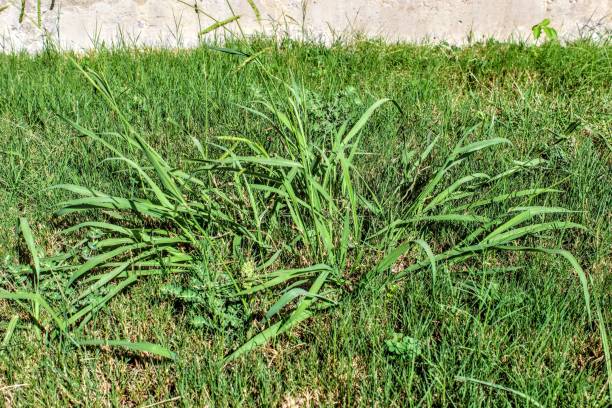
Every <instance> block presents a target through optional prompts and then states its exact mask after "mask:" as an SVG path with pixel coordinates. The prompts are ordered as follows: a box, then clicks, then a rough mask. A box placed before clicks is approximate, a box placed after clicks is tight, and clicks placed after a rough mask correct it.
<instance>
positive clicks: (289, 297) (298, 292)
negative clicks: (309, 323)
mask: <svg viewBox="0 0 612 408" xmlns="http://www.w3.org/2000/svg"><path fill="white" fill-rule="evenodd" d="M299 297H304V298H308V297H315V298H317V299H321V300H324V301H327V302H330V303H334V302H333V301H332V300H330V299H328V298H326V297H324V296H321V295H316V294H311V293H310V292H308V291H307V290H304V289H302V288H293V289H290V290H288V291H286V292H285V293H284V294H283V296H281V298H280V299H278V300H277V301H276V303H274V304H273V305H272V306H271V307H270V309H269V310H268V312H267V313H266V315H265V316H264V320H265V321H267V320H270V319H271V318H272V317H274V316H275V315H276V314H278V313H279V312H280V311H281V310H282V309H283V308H284V307H285V306H287V305H288V304H289V303H291V302H292V301H293V300H295V299H297V298H299Z"/></svg>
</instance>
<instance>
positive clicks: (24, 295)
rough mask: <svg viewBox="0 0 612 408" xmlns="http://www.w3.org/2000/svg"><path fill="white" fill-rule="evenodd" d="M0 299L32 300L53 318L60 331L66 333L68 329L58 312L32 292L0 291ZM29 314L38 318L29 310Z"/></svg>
mask: <svg viewBox="0 0 612 408" xmlns="http://www.w3.org/2000/svg"><path fill="white" fill-rule="evenodd" d="M0 299H6V300H16V301H19V300H30V301H32V302H36V303H37V304H38V305H39V306H40V307H41V308H42V309H43V310H45V311H46V312H47V313H49V316H51V318H52V319H53V321H54V322H55V324H56V325H57V328H58V329H59V330H60V331H65V328H66V324H65V321H64V320H63V319H62V318H60V317H59V315H58V314H57V312H56V311H55V310H54V309H53V308H52V307H51V306H49V304H48V303H47V301H46V300H45V299H43V297H42V296H40V295H39V294H38V293H31V292H25V291H17V292H8V291H6V290H3V289H0ZM27 312H28V313H29V314H30V315H31V316H32V317H33V318H34V319H36V316H34V315H33V311H30V310H28V311H27ZM38 323H40V322H38Z"/></svg>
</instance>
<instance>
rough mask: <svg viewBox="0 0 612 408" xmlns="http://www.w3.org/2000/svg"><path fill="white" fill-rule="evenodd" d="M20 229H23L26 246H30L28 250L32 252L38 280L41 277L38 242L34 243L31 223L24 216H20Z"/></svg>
mask: <svg viewBox="0 0 612 408" xmlns="http://www.w3.org/2000/svg"><path fill="white" fill-rule="evenodd" d="M19 230H20V231H21V235H22V236H23V239H24V241H25V243H26V246H27V247H28V252H29V253H30V258H31V260H32V266H34V271H35V274H36V280H37V281H38V279H39V277H40V260H39V258H38V253H37V252H38V251H37V250H36V244H35V243H34V236H33V235H32V230H31V229H30V224H29V223H28V220H27V219H26V218H24V217H20V218H19Z"/></svg>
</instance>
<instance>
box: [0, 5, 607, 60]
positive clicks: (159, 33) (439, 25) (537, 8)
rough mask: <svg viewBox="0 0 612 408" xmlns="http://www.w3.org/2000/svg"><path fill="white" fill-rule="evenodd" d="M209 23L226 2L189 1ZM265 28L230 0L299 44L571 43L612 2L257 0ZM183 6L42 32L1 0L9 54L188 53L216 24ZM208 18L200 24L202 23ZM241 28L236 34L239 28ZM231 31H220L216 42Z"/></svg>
mask: <svg viewBox="0 0 612 408" xmlns="http://www.w3.org/2000/svg"><path fill="white" fill-rule="evenodd" d="M195 2H197V4H198V7H199V8H200V9H201V10H203V11H205V12H206V13H207V14H209V15H210V16H213V17H214V18H217V19H220V20H222V19H225V18H227V17H229V16H230V15H231V11H230V10H229V7H228V5H227V2H226V0H185V1H184V2H183V3H188V4H190V5H193V4H194V3H195ZM254 2H255V3H256V4H257V6H258V7H259V9H260V11H261V17H262V19H261V21H257V20H256V18H255V14H254V12H253V10H252V9H251V8H250V6H249V4H248V2H247V1H246V0H229V3H230V4H231V6H232V8H233V10H234V12H235V13H236V14H238V15H241V16H242V17H241V19H240V22H241V25H242V27H243V28H244V30H245V32H246V33H249V34H252V33H256V32H265V33H267V34H276V35H284V34H289V35H291V36H293V37H300V36H302V35H308V36H309V37H310V38H316V39H320V40H323V41H327V42H329V41H332V40H334V39H337V38H350V37H351V36H353V35H355V34H364V35H366V36H370V37H382V38H384V39H386V40H389V41H396V40H403V41H413V42H418V41H423V40H433V41H447V42H449V43H454V44H461V43H464V42H466V41H467V40H468V38H473V39H482V38H488V37H494V38H497V39H500V40H508V39H512V38H514V39H517V38H527V37H528V36H529V35H530V27H531V26H532V25H533V24H535V23H537V22H539V21H541V20H542V19H543V18H545V17H547V18H550V19H551V20H552V25H553V26H554V27H555V28H557V30H558V31H559V33H560V35H561V36H562V37H563V38H572V37H575V36H576V35H578V34H579V33H580V31H581V30H585V29H586V30H593V29H594V30H596V31H598V32H600V33H601V32H603V31H604V30H607V29H609V27H610V23H611V22H612V0H306V1H301V0H254ZM183 3H182V2H181V1H179V0H56V4H55V8H54V10H48V8H49V5H50V4H51V0H42V5H43V12H42V20H43V25H42V28H39V27H38V25H37V13H36V0H27V11H26V15H25V19H24V21H23V22H22V23H21V24H20V23H19V22H18V19H19V12H20V10H19V9H20V4H21V0H0V7H2V6H3V5H8V6H9V7H8V8H7V9H5V10H4V11H2V12H1V13H0V47H1V48H0V49H4V50H5V51H10V50H21V49H26V50H29V51H36V50H39V49H41V48H42V46H43V44H44V38H45V37H46V38H49V39H51V40H53V41H54V42H55V43H57V44H60V46H61V47H62V48H66V49H75V50H83V49H89V48H92V47H93V46H95V45H96V44H102V43H104V44H106V45H111V44H118V43H121V42H122V41H124V42H127V43H129V44H141V45H142V44H145V45H153V46H170V47H172V46H177V45H178V46H182V47H189V46H193V45H195V44H196V43H197V33H198V32H199V31H200V29H201V28H205V27H207V26H208V25H210V24H211V23H212V22H213V20H211V19H210V18H209V17H207V16H206V15H204V14H200V18H199V19H198V16H197V15H196V13H195V11H194V8H193V6H188V5H186V4H183ZM198 20H199V21H198ZM235 28H236V26H235V25H234V26H233V27H232V29H235ZM221 32H222V31H218V32H217V35H219V33H221Z"/></svg>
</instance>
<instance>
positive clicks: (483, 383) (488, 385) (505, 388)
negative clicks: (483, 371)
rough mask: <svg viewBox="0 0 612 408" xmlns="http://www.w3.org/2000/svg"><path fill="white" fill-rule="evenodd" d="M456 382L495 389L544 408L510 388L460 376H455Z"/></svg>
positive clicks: (542, 407)
mask: <svg viewBox="0 0 612 408" xmlns="http://www.w3.org/2000/svg"><path fill="white" fill-rule="evenodd" d="M456 380H457V381H463V382H472V383H475V384H480V385H486V386H487V387H491V388H496V389H498V390H502V391H506V392H509V393H512V394H514V395H517V396H519V397H521V398H523V399H524V400H526V401H527V402H528V403H530V404H533V405H535V406H536V407H539V408H544V406H543V405H542V404H540V403H539V402H537V401H536V400H535V399H533V398H532V397H530V396H529V395H527V394H525V393H523V392H520V391H517V390H513V389H512V388H508V387H504V386H503V385H499V384H495V383H492V382H489V381H482V380H477V379H476V378H470V377H462V376H457V377H456Z"/></svg>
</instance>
